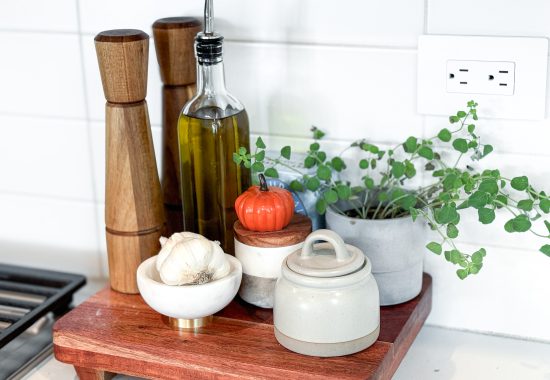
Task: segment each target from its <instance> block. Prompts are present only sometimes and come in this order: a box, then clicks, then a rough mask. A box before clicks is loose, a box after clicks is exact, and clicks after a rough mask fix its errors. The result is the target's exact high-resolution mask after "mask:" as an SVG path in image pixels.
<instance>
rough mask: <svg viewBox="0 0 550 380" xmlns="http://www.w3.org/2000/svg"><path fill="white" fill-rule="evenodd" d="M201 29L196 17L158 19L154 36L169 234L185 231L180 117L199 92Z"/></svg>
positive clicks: (167, 230)
mask: <svg viewBox="0 0 550 380" xmlns="http://www.w3.org/2000/svg"><path fill="white" fill-rule="evenodd" d="M200 30H201V23H200V21H199V20H197V19H195V18H192V17H168V18H162V19H160V20H157V21H155V23H154V24H153V35H154V37H155V38H154V40H155V51H156V53H157V61H158V64H159V68H160V78H161V80H162V82H163V83H164V85H163V87H162V174H161V183H162V192H163V198H164V212H165V214H166V232H165V233H166V235H167V236H171V235H172V234H173V233H175V232H181V231H183V230H185V226H184V225H183V220H184V219H183V208H182V201H181V192H180V188H181V187H180V183H181V180H180V167H179V145H178V133H177V132H178V117H179V115H180V113H181V110H182V108H183V106H184V105H185V103H187V101H188V100H189V99H191V97H192V96H193V95H194V94H195V92H196V86H195V81H196V78H197V74H196V62H195V55H194V47H193V46H194V40H195V36H196V34H197V33H198V32H200Z"/></svg>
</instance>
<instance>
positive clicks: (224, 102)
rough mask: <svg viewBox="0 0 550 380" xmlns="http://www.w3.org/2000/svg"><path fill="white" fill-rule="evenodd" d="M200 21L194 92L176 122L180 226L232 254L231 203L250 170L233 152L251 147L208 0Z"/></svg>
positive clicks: (233, 215) (247, 181) (233, 216)
mask: <svg viewBox="0 0 550 380" xmlns="http://www.w3.org/2000/svg"><path fill="white" fill-rule="evenodd" d="M204 21H205V22H204V24H205V26H204V31H203V32H201V33H199V34H197V37H196V38H195V54H196V57H197V93H196V94H195V96H194V97H193V98H192V99H191V100H189V102H187V104H186V105H185V106H184V107H183V110H182V112H181V115H180V118H179V121H178V139H179V148H180V168H181V193H182V203H183V213H184V229H185V230H186V231H193V232H197V233H200V234H202V235H204V236H206V237H207V238H209V239H211V240H218V241H219V242H220V243H221V245H222V247H223V249H224V251H225V252H226V253H229V254H234V241H233V223H234V222H235V220H236V219H237V216H236V213H235V210H234V209H233V206H234V203H235V200H236V199H237V197H238V196H239V194H240V193H242V192H243V191H244V190H246V189H247V188H248V187H249V186H250V170H248V169H244V168H241V167H239V166H237V165H235V163H234V162H233V152H235V151H237V149H238V148H239V147H240V146H245V147H247V149H249V145H250V141H249V139H250V132H249V126H248V116H247V114H246V111H245V109H244V106H243V105H242V104H241V102H239V101H238V100H237V99H236V98H235V97H234V96H232V95H231V94H230V93H229V92H228V91H227V89H226V87H225V78H224V68H223V56H222V49H223V37H222V36H221V35H219V34H217V33H215V32H214V28H213V11H212V1H211V0H206V5H205V18H204Z"/></svg>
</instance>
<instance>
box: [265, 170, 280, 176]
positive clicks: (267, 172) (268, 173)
mask: <svg viewBox="0 0 550 380" xmlns="http://www.w3.org/2000/svg"><path fill="white" fill-rule="evenodd" d="M264 175H265V176H266V177H271V178H279V172H278V171H277V169H275V168H267V169H266V170H265V172H264Z"/></svg>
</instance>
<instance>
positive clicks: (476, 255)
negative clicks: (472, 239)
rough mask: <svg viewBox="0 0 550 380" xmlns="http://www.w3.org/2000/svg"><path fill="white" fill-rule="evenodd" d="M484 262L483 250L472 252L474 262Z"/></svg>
mask: <svg viewBox="0 0 550 380" xmlns="http://www.w3.org/2000/svg"><path fill="white" fill-rule="evenodd" d="M482 262H483V254H482V253H481V251H476V252H474V253H473V254H472V263H474V264H481V263H482Z"/></svg>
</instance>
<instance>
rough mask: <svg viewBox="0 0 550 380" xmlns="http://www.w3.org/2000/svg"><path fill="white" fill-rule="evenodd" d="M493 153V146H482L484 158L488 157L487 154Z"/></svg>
mask: <svg viewBox="0 0 550 380" xmlns="http://www.w3.org/2000/svg"><path fill="white" fill-rule="evenodd" d="M492 151H493V146H492V145H489V144H487V145H484V146H483V157H485V156H486V155H488V154H489V153H491V152H492Z"/></svg>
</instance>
